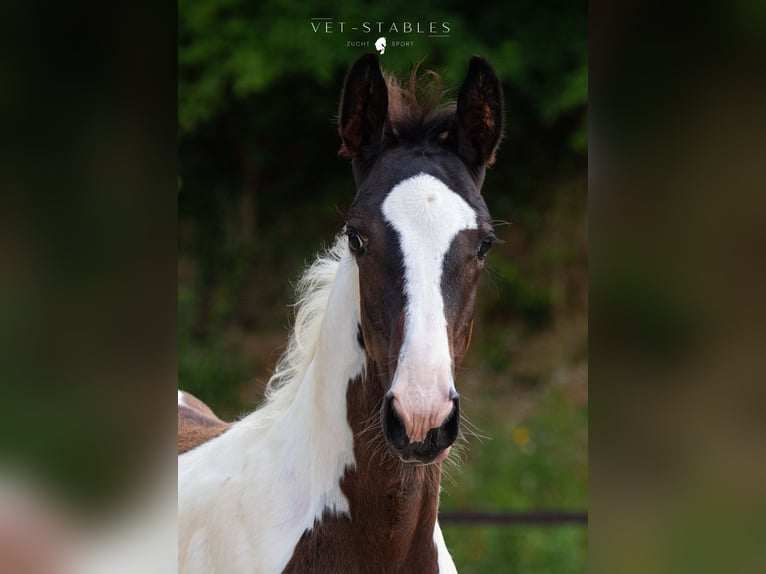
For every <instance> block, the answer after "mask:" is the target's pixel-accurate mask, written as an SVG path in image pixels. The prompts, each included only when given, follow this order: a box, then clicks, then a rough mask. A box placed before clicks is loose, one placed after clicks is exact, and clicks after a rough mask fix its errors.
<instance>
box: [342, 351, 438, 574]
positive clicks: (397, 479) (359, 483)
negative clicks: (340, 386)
mask: <svg viewBox="0 0 766 574" xmlns="http://www.w3.org/2000/svg"><path fill="white" fill-rule="evenodd" d="M376 371H377V369H376V368H375V365H374V364H372V363H371V362H368V366H367V368H366V371H365V377H364V379H363V380H361V381H359V382H358V383H356V384H354V385H352V386H351V387H350V388H349V390H348V395H347V402H348V407H347V408H348V421H349V425H350V426H351V428H352V431H353V434H354V455H355V459H356V466H355V468H354V470H353V472H349V473H347V475H346V477H345V479H344V481H343V483H342V489H343V492H344V493H345V494H346V496H347V497H348V499H349V505H350V510H351V520H352V523H356V524H368V525H377V527H378V529H379V530H378V531H374V530H373V531H371V532H369V533H368V534H367V535H368V536H369V538H370V540H368V541H367V542H368V544H369V546H368V547H370V548H373V547H375V546H376V545H377V547H378V550H379V552H381V554H382V557H381V558H382V559H383V561H384V563H386V564H412V563H413V560H414V561H416V562H419V561H422V560H427V559H428V558H429V556H430V557H431V558H434V556H432V552H433V547H434V528H435V525H436V518H437V511H438V506H439V488H440V480H441V463H436V464H431V465H412V464H404V463H402V462H401V461H400V460H399V459H398V458H397V457H396V456H394V455H392V454H391V453H390V452H389V451H388V447H387V445H386V444H385V439H384V438H383V434H382V427H381V424H380V415H379V413H380V409H381V403H382V395H383V391H382V389H381V385H380V383H379V382H378V381H377V378H378V377H377V375H376Z"/></svg>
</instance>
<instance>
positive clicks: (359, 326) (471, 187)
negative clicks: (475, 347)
mask: <svg viewBox="0 0 766 574" xmlns="http://www.w3.org/2000/svg"><path fill="white" fill-rule="evenodd" d="M417 91H418V89H417V86H416V85H415V80H414V76H413V78H412V79H411V85H410V86H409V87H404V88H403V87H400V86H399V85H398V84H397V83H396V82H395V81H393V80H392V79H388V80H387V79H386V78H384V76H383V74H382V73H381V70H380V67H379V65H378V60H377V57H376V56H374V55H365V56H362V57H361V58H360V59H359V60H357V62H356V63H355V64H354V65H353V66H352V68H351V70H350V71H349V73H348V75H347V77H346V80H345V84H344V88H343V94H342V98H341V105H340V116H339V124H340V137H341V140H342V148H341V154H342V155H343V156H345V157H347V158H349V159H350V160H351V165H352V171H353V175H354V180H355V182H356V190H357V191H356V197H355V198H354V201H353V203H352V205H351V208H350V209H349V212H348V221H347V224H346V227H345V229H344V232H343V234H341V235H340V236H339V238H338V239H337V240H336V242H335V244H334V245H333V246H332V247H331V248H330V249H329V251H328V252H327V253H326V254H324V255H321V256H320V257H319V258H318V259H317V260H316V261H315V262H314V263H313V264H312V265H311V267H310V268H309V269H308V270H307V271H306V272H305V274H304V276H303V278H302V279H301V281H300V283H299V285H298V293H299V300H298V312H297V315H296V320H295V325H294V329H293V332H292V334H291V337H290V341H289V343H288V348H287V351H286V352H285V355H284V356H283V358H282V359H281V361H280V363H279V365H278V366H277V370H276V372H275V374H274V375H273V376H272V379H271V380H270V382H269V390H268V394H267V399H266V402H265V405H264V406H263V407H262V408H260V409H259V410H257V411H255V412H254V413H252V414H250V415H249V416H247V417H245V418H244V419H242V420H240V421H239V422H236V423H233V424H231V425H227V424H226V423H223V422H222V421H220V420H219V419H217V418H216V417H215V415H213V414H212V412H211V411H209V409H208V410H205V409H206V408H207V407H205V406H204V404H201V403H200V405H201V406H200V405H197V404H196V403H194V401H193V399H191V398H189V397H188V396H186V397H182V395H180V394H179V401H180V402H181V403H183V404H182V405H181V407H179V416H180V418H179V429H180V430H179V434H180V435H182V436H179V445H181V444H182V445H183V446H179V448H180V450H183V451H185V452H183V454H180V455H179V459H178V509H179V511H178V512H179V517H178V525H179V547H178V559H179V571H180V572H182V573H185V574H188V573H243V574H244V573H249V574H252V573H259V574H261V573H262V574H274V573H280V572H281V573H290V574H293V573H309V572H311V573H321V574H325V573H328V574H357V573H385V574H389V573H401V574H405V573H417V574H436V573H440V574H445V573H450V572H455V566H454V563H453V561H452V558H451V557H450V555H449V552H448V551H447V548H446V546H445V544H444V539H443V537H442V533H441V530H440V529H439V525H438V522H437V509H438V502H439V484H440V479H441V461H442V460H444V458H446V457H447V455H448V454H449V451H450V447H451V445H452V443H453V442H454V440H455V439H456V437H457V435H458V432H459V424H460V402H459V397H458V393H457V391H456V389H455V381H454V376H455V372H456V369H457V368H458V366H459V365H460V363H461V361H462V359H463V356H464V354H465V352H466V351H467V349H468V346H469V344H470V340H471V331H472V327H473V320H472V316H473V307H474V300H475V297H476V287H477V281H478V278H479V275H480V273H481V270H482V269H483V265H484V258H485V256H486V255H487V251H488V250H489V248H490V247H491V246H492V241H493V239H494V236H493V233H492V227H491V225H490V217H489V213H488V211H487V207H486V205H485V203H484V200H483V199H482V197H481V194H480V190H481V186H482V183H483V180H484V174H485V171H486V167H487V166H488V165H489V164H491V162H492V161H493V159H494V154H495V151H496V149H497V146H498V143H499V141H500V138H501V135H502V127H503V110H502V94H501V89H500V83H499V81H498V79H497V76H496V75H495V73H494V71H493V70H492V68H491V67H490V66H489V64H488V63H487V62H486V61H485V60H484V59H482V58H480V57H476V56H475V57H473V58H471V60H470V63H469V68H468V74H467V76H466V78H465V80H464V82H463V85H462V87H461V89H460V92H459V95H458V99H457V104H452V105H448V106H444V107H436V105H435V104H434V105H428V104H426V103H424V102H422V101H420V100H419V98H418V97H417V96H416V93H417ZM195 405H196V406H195ZM182 411H183V412H182ZM181 415H182V416H181ZM195 420H196V421H197V423H198V424H197V428H196V429H195V428H194V426H195ZM182 423H183V428H182V426H180V425H181V424H182ZM195 433H196V434H195Z"/></svg>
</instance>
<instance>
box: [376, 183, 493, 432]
mask: <svg viewBox="0 0 766 574" xmlns="http://www.w3.org/2000/svg"><path fill="white" fill-rule="evenodd" d="M383 216H384V217H385V219H386V221H387V222H388V223H389V225H391V227H393V229H394V230H396V232H397V234H398V236H399V245H400V247H401V251H402V257H403V259H404V278H405V282H404V289H405V295H406V297H407V304H406V309H405V322H404V340H403V342H402V348H401V350H400V352H399V364H398V367H397V373H396V375H395V377H394V381H393V384H392V386H391V390H392V391H394V394H395V396H397V397H398V400H399V401H400V404H401V407H402V409H403V410H404V412H403V413H402V414H404V418H405V425H406V426H408V434H409V435H410V437H409V438H410V440H422V439H423V438H424V437H425V433H426V432H427V431H428V429H429V428H432V427H433V426H438V424H439V423H440V422H441V420H442V419H443V417H444V416H446V415H447V414H449V412H450V407H451V403H450V402H449V400H448V396H449V391H450V389H452V388H453V386H454V383H453V381H452V358H451V355H450V351H449V339H448V335H447V320H446V317H445V315H444V298H443V296H442V289H441V278H442V268H443V264H444V257H445V255H446V254H447V251H448V250H449V247H450V245H451V244H452V241H453V240H454V239H455V237H456V236H457V234H458V233H460V232H461V231H463V230H466V229H477V228H478V223H477V219H476V212H475V211H474V210H473V209H472V208H471V206H470V205H468V203H467V202H466V201H465V200H464V199H463V198H462V197H460V196H459V195H458V194H457V193H455V192H454V191H452V190H451V189H450V188H449V187H447V186H446V185H445V184H444V183H443V182H442V181H440V180H438V179H437V178H435V177H433V176H431V175H428V174H425V173H421V174H418V175H416V176H413V177H410V178H408V179H406V180H404V181H402V182H401V183H399V184H398V185H396V186H395V187H394V188H393V189H392V190H391V192H390V193H389V194H388V196H387V197H386V199H385V200H384V202H383ZM445 409H446V412H445Z"/></svg>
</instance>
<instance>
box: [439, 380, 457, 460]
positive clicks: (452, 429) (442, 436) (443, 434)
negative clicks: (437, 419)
mask: <svg viewBox="0 0 766 574" xmlns="http://www.w3.org/2000/svg"><path fill="white" fill-rule="evenodd" d="M450 396H451V397H452V393H450ZM459 432H460V398H459V397H458V396H457V393H455V395H454V397H452V412H451V413H450V414H449V416H448V417H447V418H446V420H445V421H444V422H443V423H442V425H441V426H440V427H439V430H438V431H437V433H436V448H437V449H438V450H444V449H445V448H447V447H448V446H450V445H452V443H453V442H455V439H456V438H457V435H458V433H459Z"/></svg>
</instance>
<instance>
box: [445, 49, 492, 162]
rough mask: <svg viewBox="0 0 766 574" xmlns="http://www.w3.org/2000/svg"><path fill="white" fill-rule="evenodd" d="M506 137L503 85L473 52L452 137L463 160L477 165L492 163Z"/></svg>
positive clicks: (460, 96)
mask: <svg viewBox="0 0 766 574" xmlns="http://www.w3.org/2000/svg"><path fill="white" fill-rule="evenodd" d="M502 137H503V89H502V88H501V87H500V80H499V79H498V78H497V74H495V71H494V70H493V69H492V66H490V65H489V62H487V61H486V60H485V59H484V58H482V57H481V56H473V57H472V58H471V59H470V60H469V62H468V74H467V75H466V77H465V80H463V85H462V86H461V87H460V94H459V95H458V98H457V111H456V122H455V128H454V129H453V133H451V134H450V139H451V140H452V141H453V142H454V143H455V145H456V146H457V152H458V154H459V155H460V157H461V158H463V161H465V162H466V163H467V164H468V165H470V166H473V167H479V166H486V165H491V164H492V162H494V161H495V152H496V151H497V147H498V146H499V145H500V140H501V139H502Z"/></svg>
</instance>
